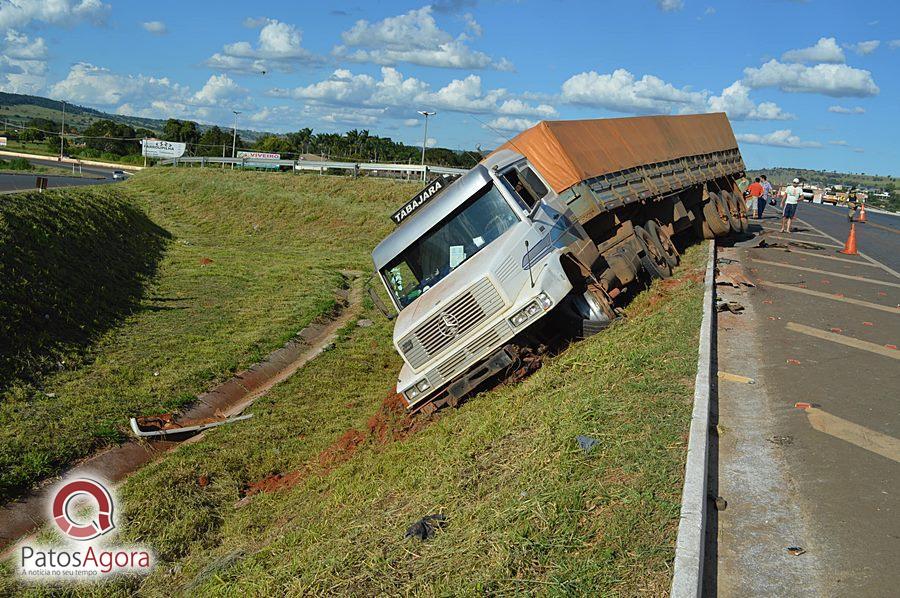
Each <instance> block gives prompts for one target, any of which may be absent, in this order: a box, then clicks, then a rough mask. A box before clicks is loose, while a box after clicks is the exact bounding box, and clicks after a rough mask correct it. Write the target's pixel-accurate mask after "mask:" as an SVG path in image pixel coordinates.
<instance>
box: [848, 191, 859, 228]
mask: <svg viewBox="0 0 900 598" xmlns="http://www.w3.org/2000/svg"><path fill="white" fill-rule="evenodd" d="M858 207H859V202H858V201H857V200H856V189H853V188H851V189H850V191H849V192H848V193H847V209H848V210H850V212H849V213H848V214H847V221H848V222H853V217H854V216H856V210H857V208H858Z"/></svg>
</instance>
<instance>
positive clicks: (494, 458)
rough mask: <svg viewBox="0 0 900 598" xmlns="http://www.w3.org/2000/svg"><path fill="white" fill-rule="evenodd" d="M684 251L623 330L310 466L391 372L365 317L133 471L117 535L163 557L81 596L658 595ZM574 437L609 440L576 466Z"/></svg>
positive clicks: (392, 364) (670, 518)
mask: <svg viewBox="0 0 900 598" xmlns="http://www.w3.org/2000/svg"><path fill="white" fill-rule="evenodd" d="M684 259H685V264H684V265H683V266H682V267H681V269H680V271H679V272H678V273H677V276H679V277H680V279H681V280H682V281H683V284H678V283H675V284H672V283H668V284H666V285H656V286H654V288H653V289H651V290H650V291H648V292H645V293H642V294H641V295H639V296H638V298H637V299H636V301H635V302H634V303H633V304H632V305H631V306H630V307H629V314H630V317H629V319H628V320H627V321H626V322H625V323H623V324H621V325H617V326H615V327H613V328H612V329H610V330H608V331H605V332H604V333H602V334H600V335H597V336H595V337H592V338H591V339H588V340H586V341H584V342H581V343H578V344H576V345H574V346H572V347H570V348H569V349H568V350H567V351H565V352H564V353H563V354H561V355H559V356H557V357H555V358H553V359H550V360H548V362H547V363H545V365H544V367H543V368H542V369H541V370H539V371H538V372H537V373H536V374H534V375H533V376H531V377H530V378H528V379H527V380H526V381H524V382H523V383H520V384H510V385H505V386H501V387H498V388H496V389H494V390H491V391H489V392H485V393H482V394H480V395H479V396H477V397H475V398H473V399H471V400H469V401H468V402H467V403H465V404H464V405H463V406H462V407H461V408H459V409H456V410H454V409H448V410H444V411H442V412H440V413H439V415H438V417H437V418H436V420H435V421H433V422H431V423H430V425H427V426H425V427H424V428H423V429H421V430H420V431H418V432H417V433H414V434H412V435H410V436H408V437H406V438H405V439H401V440H398V441H396V442H378V441H377V440H375V439H374V438H373V437H371V436H370V437H368V439H367V440H366V441H365V442H364V443H363V444H362V445H361V446H360V447H359V449H358V450H357V452H356V453H355V455H353V456H352V458H350V459H349V460H347V461H346V462H344V463H343V464H339V465H338V466H336V467H333V468H331V467H325V468H323V466H322V465H321V463H320V458H319V455H320V454H321V453H322V452H323V451H324V450H326V449H327V448H328V447H329V446H332V445H333V443H334V442H335V440H336V439H337V438H338V437H340V436H341V435H342V434H343V433H344V432H345V431H346V430H348V429H351V428H353V429H358V430H362V431H365V430H367V423H368V420H369V418H370V416H371V415H372V414H373V413H375V412H376V410H377V409H378V407H379V405H380V404H381V402H382V399H383V398H384V397H385V395H386V394H387V393H388V391H389V390H390V388H391V387H392V385H393V382H394V380H395V376H396V372H397V368H398V367H399V365H400V361H399V358H398V357H397V356H396V355H395V354H394V352H393V351H392V350H391V346H390V330H391V324H390V323H389V322H386V321H385V320H384V319H383V318H378V317H377V316H374V314H373V313H372V311H371V309H370V310H369V311H368V313H366V314H364V315H365V317H372V318H374V319H375V325H374V326H372V327H369V328H359V327H355V326H350V327H348V328H347V329H345V330H344V331H342V333H341V336H340V339H339V340H338V342H337V343H336V344H335V347H334V348H333V349H332V350H330V351H328V352H326V353H325V354H323V355H322V356H321V357H320V358H318V359H316V360H315V361H313V362H311V363H310V364H308V365H307V366H306V367H305V368H304V369H302V370H301V371H300V372H298V373H297V374H295V375H294V376H293V377H292V378H291V379H289V380H288V381H286V382H285V383H283V384H281V385H280V386H278V387H276V388H275V389H274V390H273V391H272V392H270V394H268V395H267V396H266V397H264V398H262V399H260V400H258V401H257V402H256V403H255V404H254V406H253V407H252V408H251V411H252V412H253V413H254V417H253V419H251V420H248V421H245V422H241V423H239V424H235V425H233V426H229V427H226V428H219V429H217V430H215V431H213V432H211V433H209V434H208V435H207V437H206V438H205V439H203V440H202V441H201V442H199V443H196V444H191V445H186V446H182V447H181V448H179V449H178V450H177V451H175V452H174V453H172V454H170V455H169V456H168V457H167V458H166V459H164V460H163V461H160V462H158V463H155V464H153V465H151V466H148V467H146V468H144V469H143V470H141V471H140V472H138V473H137V474H135V475H134V476H132V477H131V478H129V480H128V481H127V482H126V484H125V485H124V487H123V488H122V489H121V491H120V497H121V498H122V501H123V503H124V504H123V505H122V509H121V513H122V517H121V520H122V521H121V524H122V525H121V531H122V536H123V538H124V539H125V540H127V541H132V542H141V543H146V544H149V545H151V546H152V547H153V548H154V549H155V550H156V551H157V554H158V556H159V557H160V558H161V559H162V562H161V564H160V566H159V567H158V568H157V569H156V570H155V571H154V572H153V573H152V574H151V575H150V576H149V577H148V578H146V579H144V580H119V581H118V582H115V583H112V584H108V585H105V586H100V587H96V588H93V589H90V588H83V589H82V592H83V593H87V592H89V591H90V592H96V593H102V594H114V593H119V594H125V593H129V592H135V591H139V592H140V593H141V594H145V595H151V596H162V595H173V594H176V595H177V594H190V595H209V596H214V595H221V594H224V593H227V594H229V595H253V596H263V595H302V594H335V595H356V596H363V595H406V594H424V595H476V594H477V595H483V594H491V595H494V594H516V593H520V594H532V593H538V594H549V595H592V596H599V595H625V596H636V595H650V596H657V595H663V594H665V593H666V592H667V591H668V586H669V583H670V575H671V563H672V559H673V556H674V543H675V535H676V530H677V524H678V514H679V501H680V491H681V485H682V475H683V464H684V457H685V447H686V439H687V432H688V427H689V420H690V413H691V400H692V395H693V376H694V374H695V366H696V347H697V334H698V330H699V323H700V318H701V299H702V294H703V289H702V283H700V282H697V281H698V280H702V269H703V265H704V261H705V251H704V250H703V249H702V248H701V247H699V246H697V247H693V248H691V249H690V250H689V251H688V252H687V253H686V255H685V258H684ZM579 434H585V435H588V436H591V437H593V438H596V439H597V440H599V441H600V444H599V445H598V446H597V447H596V448H595V449H594V450H593V452H591V453H590V454H587V455H585V454H584V453H583V452H582V451H581V450H580V449H579V448H578V445H577V443H576V440H575V436H577V435H579ZM294 470H300V471H303V472H305V476H306V477H305V478H304V479H303V480H302V481H301V483H299V484H298V485H296V486H295V487H293V488H289V489H285V490H281V491H279V492H275V493H272V494H257V495H255V496H253V498H252V499H250V501H249V503H248V504H246V505H244V506H241V507H237V506H236V502H237V501H238V500H239V498H240V496H241V494H240V490H241V489H242V488H244V487H245V486H246V485H247V484H248V483H249V482H252V481H255V480H259V479H261V478H263V477H265V476H266V475H268V474H271V473H273V472H289V471H294ZM201 476H205V477H206V478H207V479H208V480H209V483H208V485H205V486H201V484H200V483H199V480H200V478H201ZM429 513H443V514H444V515H446V516H447V518H448V521H449V523H448V525H447V526H446V528H445V529H443V530H442V531H439V532H438V533H437V535H436V536H435V537H434V538H433V539H432V540H430V541H428V542H425V543H422V542H420V541H418V540H412V539H410V540H404V538H403V536H404V533H405V531H406V528H407V527H408V526H409V525H410V524H411V523H412V522H413V521H415V520H416V519H418V518H419V517H421V516H423V515H425V514H429ZM8 567H9V565H7V575H8ZM0 583H3V582H2V581H0ZM6 583H8V584H9V587H10V588H13V587H14V585H13V581H12V580H11V579H9V577H7V578H6ZM0 587H2V586H0ZM57 589H58V588H57ZM51 591H53V588H46V587H45V588H37V589H34V592H35V593H44V592H51Z"/></svg>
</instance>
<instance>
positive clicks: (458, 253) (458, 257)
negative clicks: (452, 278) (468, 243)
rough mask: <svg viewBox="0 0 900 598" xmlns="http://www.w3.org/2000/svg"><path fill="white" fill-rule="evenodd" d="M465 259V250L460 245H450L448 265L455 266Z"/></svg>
mask: <svg viewBox="0 0 900 598" xmlns="http://www.w3.org/2000/svg"><path fill="white" fill-rule="evenodd" d="M465 259H466V252H465V251H464V247H463V246H462V245H451V246H450V267H451V268H455V267H457V266H458V265H460V264H461V263H463V260H465Z"/></svg>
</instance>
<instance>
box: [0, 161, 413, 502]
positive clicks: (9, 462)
mask: <svg viewBox="0 0 900 598" xmlns="http://www.w3.org/2000/svg"><path fill="white" fill-rule="evenodd" d="M415 189H416V187H415V185H411V186H410V185H405V186H404V185H398V184H397V183H394V182H391V181H363V180H358V181H354V180H352V179H346V178H336V177H315V176H289V175H280V176H279V175H264V174H257V173H241V172H231V171H227V172H223V171H219V170H215V171H211V170H201V169H192V170H185V171H173V170H170V169H165V170H160V171H147V172H142V173H140V174H139V175H137V176H135V177H134V178H133V179H132V180H130V181H129V182H127V183H125V184H122V185H116V186H115V187H96V188H92V189H78V190H60V191H51V192H48V193H44V194H43V195H34V194H32V195H21V194H20V195H6V196H0V263H2V264H3V270H4V271H3V272H2V280H3V281H4V284H3V287H2V289H0V323H2V327H3V332H4V334H6V335H9V338H11V340H12V350H11V351H9V352H7V351H6V350H4V351H2V354H3V355H4V356H6V355H10V357H11V358H10V359H7V358H6V357H4V359H3V362H2V364H0V367H2V368H4V370H3V371H0V381H2V383H0V502H2V501H3V500H5V499H8V498H9V497H10V496H14V495H15V494H16V493H18V492H21V491H22V490H24V489H27V488H28V487H29V486H31V485H32V484H34V483H35V482H37V481H39V480H41V479H42V478H44V477H46V476H48V475H52V474H54V473H56V472H57V471H59V470H60V469H61V468H62V467H64V466H65V465H67V464H69V463H71V462H72V461H73V460H75V459H77V458H80V457H83V456H85V455H88V454H90V453H91V452H93V451H94V450H96V449H97V448H99V447H102V446H103V445H105V444H109V443H115V442H118V441H120V440H121V439H122V438H124V437H125V435H126V434H127V418H128V417H129V416H132V415H136V414H141V413H153V412H161V411H167V410H171V409H176V408H178V407H180V406H182V405H184V404H186V403H188V402H190V401H191V400H192V399H193V397H194V396H195V395H196V394H198V393H200V392H203V391H205V390H207V389H208V388H209V387H210V386H211V385H212V384H214V383H215V382H216V381H220V380H223V379H225V378H227V377H228V376H229V375H231V374H232V373H234V372H235V371H239V370H240V369H242V368H244V367H246V366H248V365H250V364H252V363H254V362H255V361H257V360H259V359H261V358H262V357H264V356H265V355H266V354H268V353H269V352H270V351H272V350H273V349H275V348H277V347H279V346H281V345H282V344H283V343H284V342H285V341H286V340H287V339H288V338H290V337H291V336H293V335H294V334H296V333H297V332H298V331H299V330H301V329H302V328H303V327H304V326H306V325H307V324H308V323H310V322H311V321H312V320H313V319H314V318H316V317H317V316H319V315H321V314H323V313H325V312H327V311H329V310H330V309H332V308H333V306H334V305H335V290H336V289H339V288H340V287H341V286H342V285H343V284H345V280H344V278H343V277H342V276H341V274H340V270H343V269H367V268H368V269H370V268H371V266H370V264H371V260H370V257H369V252H370V251H371V247H372V246H373V245H374V244H375V243H376V242H377V240H378V239H379V238H380V237H381V236H382V235H383V234H384V233H385V232H386V231H387V230H388V229H390V228H391V223H390V220H389V218H388V215H389V214H390V213H391V211H392V210H393V209H395V208H396V206H397V205H399V204H400V203H402V202H403V201H404V200H405V199H407V197H408V196H411V195H412V194H413V193H414V192H415ZM166 237H169V238H168V239H166ZM163 242H165V250H164V253H162V251H163V249H162V243H163ZM10 281H12V284H10V285H8V283H9V282H10Z"/></svg>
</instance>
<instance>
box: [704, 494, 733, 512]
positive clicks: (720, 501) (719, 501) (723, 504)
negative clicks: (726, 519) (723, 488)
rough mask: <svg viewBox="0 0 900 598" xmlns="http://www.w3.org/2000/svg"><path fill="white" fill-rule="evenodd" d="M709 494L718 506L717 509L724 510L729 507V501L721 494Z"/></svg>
mask: <svg viewBox="0 0 900 598" xmlns="http://www.w3.org/2000/svg"><path fill="white" fill-rule="evenodd" d="M707 496H709V499H710V500H711V501H713V504H714V505H715V506H716V510H717V511H724V510H725V509H727V508H728V501H727V500H725V499H724V498H722V497H721V496H717V495H715V494H708V495H707Z"/></svg>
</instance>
